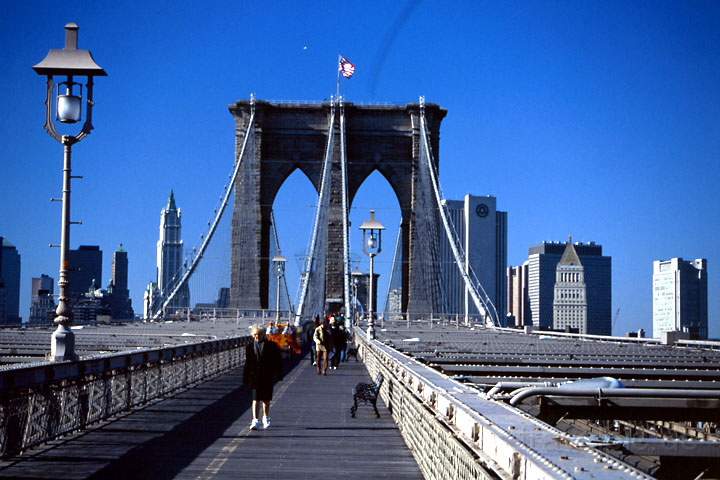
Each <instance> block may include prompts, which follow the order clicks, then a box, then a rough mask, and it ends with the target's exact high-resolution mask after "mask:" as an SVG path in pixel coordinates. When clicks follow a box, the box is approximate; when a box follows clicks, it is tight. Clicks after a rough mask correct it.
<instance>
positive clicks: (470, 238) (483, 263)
mask: <svg viewBox="0 0 720 480" xmlns="http://www.w3.org/2000/svg"><path fill="white" fill-rule="evenodd" d="M445 203H446V205H447V209H448V213H449V216H450V220H451V223H452V225H453V227H454V228H455V231H456V233H457V236H458V238H459V239H460V242H461V244H462V248H463V250H464V252H465V258H464V259H463V260H464V264H463V265H462V268H464V269H466V271H467V270H468V269H469V271H470V272H472V273H471V275H470V276H471V278H473V274H474V276H475V277H477V280H479V281H480V284H481V285H482V287H483V289H484V290H485V292H486V293H487V296H488V297H489V298H490V301H492V302H493V304H494V305H495V308H496V309H497V312H498V316H499V317H500V320H501V321H502V320H503V318H504V312H505V311H506V305H505V303H506V292H505V289H506V283H505V267H506V266H507V212H502V211H498V210H497V208H496V206H497V200H496V198H495V197H493V196H491V195H487V196H475V195H465V198H464V200H446V201H445ZM439 235H440V242H439V245H440V261H441V262H442V263H441V268H440V275H441V277H442V281H441V284H442V285H443V288H444V289H445V291H444V295H445V298H446V300H447V307H448V312H447V313H462V314H465V313H469V314H476V313H478V312H477V309H476V308H475V305H474V303H473V301H472V297H471V296H470V293H469V291H468V290H467V289H466V288H465V283H464V281H463V279H462V275H461V273H460V271H459V269H458V267H457V265H456V264H455V257H454V255H453V252H452V249H451V247H450V243H449V242H448V240H447V238H446V235H445V230H444V229H440V233H439Z"/></svg>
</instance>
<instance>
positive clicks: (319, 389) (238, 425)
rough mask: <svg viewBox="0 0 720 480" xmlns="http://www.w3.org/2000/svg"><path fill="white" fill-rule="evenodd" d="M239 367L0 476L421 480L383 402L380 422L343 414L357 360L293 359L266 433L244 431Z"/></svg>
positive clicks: (2, 467) (359, 377)
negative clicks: (330, 364)
mask: <svg viewBox="0 0 720 480" xmlns="http://www.w3.org/2000/svg"><path fill="white" fill-rule="evenodd" d="M240 373H241V372H239V371H233V372H230V373H228V374H226V375H223V376H221V377H219V378H217V379H215V380H212V381H210V382H206V383H204V384H202V385H200V386H198V387H196V388H194V389H191V390H187V391H185V392H183V393H181V394H179V395H177V396H175V397H173V398H171V399H168V400H165V401H162V402H159V403H156V404H153V405H151V406H148V407H146V408H145V409H143V410H140V411H137V412H134V413H132V414H129V415H127V416H125V417H122V418H119V419H117V420H115V421H113V422H110V423H108V424H106V425H104V426H102V427H99V428H97V429H95V430H91V431H88V432H86V433H84V434H82V435H80V436H78V437H76V438H73V439H70V440H66V441H57V442H54V443H53V444H51V445H49V446H45V447H43V448H40V449H37V450H36V451H33V452H28V453H27V454H26V455H24V456H22V457H19V458H17V459H12V460H11V461H6V462H3V463H0V478H18V479H26V480H36V479H37V480H40V479H51V478H63V479H68V480H70V479H98V480H100V479H114V478H122V479H126V480H127V479H145V478H147V479H171V478H180V479H227V478H233V479H234V478H243V479H260V478H263V479H264V478H268V477H270V478H293V479H295V478H307V479H310V478H312V479H314V480H317V479H318V478H324V477H335V476H337V477H340V478H344V479H346V478H349V479H365V478H393V479H420V478H422V475H421V473H420V470H419V468H418V466H417V464H416V463H415V461H414V459H413V457H412V454H411V453H410V451H409V450H408V448H407V446H406V445H405V443H404V442H403V440H402V437H401V436H400V432H399V431H398V429H397V426H396V425H395V423H394V422H393V420H392V418H391V417H390V414H389V412H388V411H387V409H386V408H384V407H383V408H380V404H381V403H382V402H378V408H379V409H380V413H381V418H379V419H377V418H375V414H374V413H373V412H372V407H369V406H361V407H360V408H359V410H358V415H357V418H354V419H353V418H351V417H350V412H349V407H350V405H351V401H352V394H351V390H352V387H353V385H355V384H356V383H357V382H359V381H368V380H369V379H368V376H367V372H366V370H365V367H364V366H363V364H362V363H358V362H355V361H354V360H351V361H350V362H348V363H343V364H341V366H340V368H338V370H334V371H329V372H328V376H319V375H317V374H316V373H315V371H314V367H312V366H311V365H310V362H309V361H308V360H307V359H305V360H303V361H301V362H300V363H299V364H298V365H297V366H296V367H295V368H294V369H292V370H290V372H288V373H287V374H286V376H285V378H284V379H283V380H282V381H281V382H279V383H278V384H277V385H276V387H275V399H274V401H273V405H272V411H271V418H272V425H271V427H270V429H268V430H265V431H263V430H260V431H250V430H249V429H248V427H249V425H250V418H251V414H250V410H249V405H250V399H249V395H248V392H247V391H246V390H245V388H243V387H240V384H241V383H242V378H241V375H240Z"/></svg>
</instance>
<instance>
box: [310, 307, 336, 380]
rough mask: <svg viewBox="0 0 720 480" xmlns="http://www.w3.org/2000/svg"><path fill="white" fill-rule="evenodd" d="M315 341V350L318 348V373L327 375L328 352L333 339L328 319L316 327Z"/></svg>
mask: <svg viewBox="0 0 720 480" xmlns="http://www.w3.org/2000/svg"><path fill="white" fill-rule="evenodd" d="M313 341H314V342H315V350H317V373H318V375H320V374H322V375H327V369H328V352H329V350H330V349H331V348H332V339H331V338H330V331H329V330H328V326H327V320H325V321H324V322H323V323H321V324H320V325H318V326H317V328H315V333H314V334H313Z"/></svg>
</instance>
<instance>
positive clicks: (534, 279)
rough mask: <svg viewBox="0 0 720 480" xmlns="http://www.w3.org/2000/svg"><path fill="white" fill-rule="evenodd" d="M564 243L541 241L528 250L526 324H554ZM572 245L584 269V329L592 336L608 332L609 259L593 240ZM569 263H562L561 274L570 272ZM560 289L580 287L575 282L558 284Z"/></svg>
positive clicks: (609, 324) (610, 300)
mask: <svg viewBox="0 0 720 480" xmlns="http://www.w3.org/2000/svg"><path fill="white" fill-rule="evenodd" d="M567 243H571V242H567ZM567 243H566V242H543V243H541V244H539V245H537V246H534V247H531V248H530V249H529V251H528V260H527V262H526V263H527V297H528V303H529V307H530V308H529V311H526V312H525V317H524V322H525V323H524V324H525V325H533V326H535V327H539V328H552V327H553V319H554V302H555V293H556V292H555V285H556V277H557V274H558V270H557V267H558V263H560V260H561V259H562V257H563V254H564V253H565V250H566V249H567ZM572 248H573V250H574V251H575V254H576V256H577V257H578V260H579V262H580V263H581V264H582V268H583V280H584V283H585V295H586V297H585V299H586V301H587V310H586V315H587V316H586V324H587V329H586V330H585V331H586V333H589V334H595V335H610V333H611V327H612V320H611V308H612V290H611V278H612V263H611V262H612V259H611V257H608V256H604V255H603V254H602V246H601V245H598V244H596V243H595V242H590V243H574V244H572ZM570 266H571V265H566V266H564V267H563V268H562V269H561V273H569V270H568V272H565V270H566V269H567V268H568V267H570ZM561 278H565V277H561ZM561 283H562V282H561ZM560 288H561V290H560V291H563V288H579V287H578V286H577V284H575V285H573V284H567V285H560Z"/></svg>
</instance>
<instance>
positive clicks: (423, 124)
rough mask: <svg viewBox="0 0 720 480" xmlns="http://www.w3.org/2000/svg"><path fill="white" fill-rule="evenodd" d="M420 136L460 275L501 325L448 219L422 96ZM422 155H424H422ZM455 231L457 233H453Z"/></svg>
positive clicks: (488, 316)
mask: <svg viewBox="0 0 720 480" xmlns="http://www.w3.org/2000/svg"><path fill="white" fill-rule="evenodd" d="M420 136H421V139H422V148H423V151H424V153H425V159H426V161H427V164H428V169H429V171H430V178H431V183H432V187H433V193H434V194H435V201H436V202H437V205H438V208H439V210H440V218H441V219H442V223H443V227H444V228H445V234H446V235H447V238H448V243H449V244H450V248H451V249H452V252H453V255H454V257H455V263H456V264H457V266H458V269H459V270H460V275H461V276H462V278H463V281H464V282H465V286H466V287H467V289H468V292H469V293H470V296H471V297H472V299H473V303H474V304H475V308H477V310H478V312H480V314H481V315H483V316H484V317H485V323H486V325H487V326H500V324H499V320H498V318H497V311H496V310H495V306H494V305H493V304H492V301H490V299H489V298H488V296H487V293H486V292H485V290H484V289H483V288H482V285H481V284H480V282H473V281H472V280H471V278H470V275H469V273H468V271H467V270H469V269H470V268H469V265H468V268H467V269H466V268H463V266H464V265H465V263H466V262H464V261H463V257H462V255H461V253H460V251H461V248H462V247H460V245H459V241H458V238H457V233H456V232H454V230H452V229H451V228H450V222H449V219H448V214H447V211H446V208H445V207H446V206H445V205H443V202H442V201H443V198H442V194H441V192H440V189H439V187H438V181H437V175H436V172H435V168H434V166H433V163H432V161H431V159H432V154H431V153H430V145H429V143H428V138H427V137H428V134H427V123H426V120H425V98H424V97H420ZM421 156H422V155H421ZM453 233H455V235H453ZM478 287H479V288H480V289H481V290H482V292H483V294H484V295H485V297H486V298H484V299H483V298H482V297H481V296H480V293H479V292H478Z"/></svg>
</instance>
